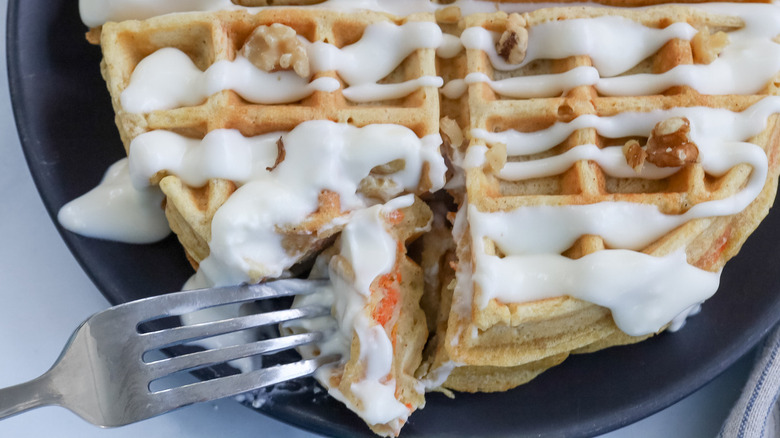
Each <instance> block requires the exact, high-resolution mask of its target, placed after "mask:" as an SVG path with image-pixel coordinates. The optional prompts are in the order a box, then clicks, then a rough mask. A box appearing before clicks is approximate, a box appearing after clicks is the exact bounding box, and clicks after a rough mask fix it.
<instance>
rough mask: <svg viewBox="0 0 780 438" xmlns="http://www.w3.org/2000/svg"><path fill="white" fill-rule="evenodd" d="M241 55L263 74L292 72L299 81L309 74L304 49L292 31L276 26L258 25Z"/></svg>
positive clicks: (291, 29) (281, 25) (283, 26)
mask: <svg viewBox="0 0 780 438" xmlns="http://www.w3.org/2000/svg"><path fill="white" fill-rule="evenodd" d="M241 52H242V54H243V55H244V56H245V57H246V58H247V59H249V61H250V62H251V63H252V64H254V65H255V66H256V67H257V68H259V69H262V70H264V71H267V72H272V71H278V70H290V69H292V70H295V73H297V74H298V76H300V77H303V78H308V77H309V75H310V74H311V69H310V67H309V56H308V55H307V54H306V48H305V47H304V46H303V44H302V43H301V41H300V40H299V39H298V35H297V34H296V33H295V30H294V29H293V28H291V27H289V26H285V25H283V24H280V23H274V24H272V25H270V26H259V27H258V28H257V29H255V31H254V32H252V35H251V36H250V37H249V38H248V39H247V40H246V43H244V47H243V48H242V49H241Z"/></svg>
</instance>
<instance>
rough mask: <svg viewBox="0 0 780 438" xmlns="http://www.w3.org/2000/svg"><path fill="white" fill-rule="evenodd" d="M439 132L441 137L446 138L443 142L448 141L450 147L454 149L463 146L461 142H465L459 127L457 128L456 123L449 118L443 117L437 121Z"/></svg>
mask: <svg viewBox="0 0 780 438" xmlns="http://www.w3.org/2000/svg"><path fill="white" fill-rule="evenodd" d="M439 130H440V131H441V133H442V137H446V138H444V140H445V141H449V143H450V145H451V146H452V147H454V148H455V149H458V148H460V147H461V145H462V144H463V140H465V138H464V137H463V131H462V130H461V129H460V126H458V122H456V121H455V120H453V119H451V118H449V117H446V116H445V117H442V119H441V120H439Z"/></svg>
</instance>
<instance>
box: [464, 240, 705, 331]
mask: <svg viewBox="0 0 780 438" xmlns="http://www.w3.org/2000/svg"><path fill="white" fill-rule="evenodd" d="M563 273H565V274H563ZM719 278H720V275H719V273H713V272H707V271H704V270H701V269H697V268H695V267H693V266H691V265H689V264H687V263H686V259H685V252H684V251H679V252H676V253H673V254H671V255H669V256H665V257H653V256H649V255H647V254H643V253H640V252H635V251H628V250H617V249H614V250H602V251H597V252H594V253H592V254H588V255H586V256H584V257H582V258H579V259H577V260H572V259H569V258H566V257H564V256H561V255H552V254H544V255H533V256H514V255H513V256H507V257H504V258H502V259H499V258H498V257H495V256H484V255H483V256H478V261H477V269H476V272H475V273H474V281H475V282H476V283H478V284H479V285H480V288H481V290H482V293H483V295H482V296H483V297H486V298H487V297H489V298H496V299H498V300H499V301H502V302H515V301H516V300H517V298H518V296H522V297H523V300H524V301H525V300H528V301H532V300H539V299H544V298H551V297H558V296H561V295H569V296H572V297H574V298H580V299H583V300H586V301H588V302H591V303H595V304H598V305H600V306H603V307H607V308H609V309H610V310H611V311H612V317H613V319H614V321H615V324H616V325H617V326H618V327H619V328H620V329H621V330H622V331H623V332H625V333H627V334H629V335H632V336H641V335H646V334H650V333H655V332H657V331H658V330H660V329H661V328H663V327H664V326H665V325H666V324H667V323H669V322H670V321H672V320H673V319H674V318H675V317H676V316H677V315H678V314H680V312H681V311H682V310H680V309H683V310H684V309H686V308H688V307H690V306H693V305H696V304H697V303H699V302H702V301H704V300H706V299H707V298H709V297H711V296H712V294H714V293H715V291H716V290H717V289H718V284H719ZM498 279H501V280H498ZM507 279H511V280H510V281H507ZM499 282H500V284H497V283H499ZM478 305H481V306H485V305H487V301H486V300H483V301H481V302H480V303H478Z"/></svg>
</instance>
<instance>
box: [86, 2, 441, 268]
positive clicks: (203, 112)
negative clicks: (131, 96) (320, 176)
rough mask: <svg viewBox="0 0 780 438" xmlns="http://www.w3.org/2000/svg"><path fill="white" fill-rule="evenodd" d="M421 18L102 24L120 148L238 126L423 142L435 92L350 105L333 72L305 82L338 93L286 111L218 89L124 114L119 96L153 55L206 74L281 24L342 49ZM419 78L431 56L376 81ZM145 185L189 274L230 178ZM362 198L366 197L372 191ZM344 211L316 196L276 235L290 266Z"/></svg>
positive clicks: (317, 95)
mask: <svg viewBox="0 0 780 438" xmlns="http://www.w3.org/2000/svg"><path fill="white" fill-rule="evenodd" d="M430 20H432V14H418V15H413V16H410V17H406V18H403V19H401V18H395V17H391V16H389V15H386V14H381V13H374V12H363V13H360V14H343V13H338V12H330V11H318V10H305V9H296V10H278V9H268V10H263V11H262V12H259V13H257V14H250V13H247V12H243V11H232V12H225V11H223V12H215V13H193V14H184V15H181V14H178V15H168V16H161V17H156V18H152V19H149V20H145V21H123V22H120V23H107V24H105V25H104V26H103V27H102V29H100V43H101V47H102V50H103V54H104V60H103V62H102V64H101V70H102V72H103V76H104V78H105V80H106V83H107V85H108V89H109V92H110V94H111V98H112V103H113V106H114V110H115V112H116V123H117V126H118V128H119V132H120V135H121V138H122V141H123V143H124V145H125V148H126V150H127V151H129V150H130V144H131V142H132V141H133V139H135V138H137V137H138V136H139V135H143V134H144V133H147V132H150V131H155V130H168V131H172V132H176V133H179V134H181V135H184V136H186V137H190V138H196V139H197V138H203V137H204V136H205V135H206V134H207V133H209V132H212V131H214V130H217V129H237V130H239V131H240V132H241V133H242V134H243V135H244V136H246V137H253V136H257V135H262V134H266V133H269V132H286V131H290V130H292V129H293V128H295V127H296V126H298V125H300V124H301V123H302V122H304V121H308V120H331V121H334V122H340V123H349V124H350V125H353V126H366V125H370V124H376V123H391V124H398V125H402V126H405V127H407V128H409V129H411V130H412V131H413V132H414V133H415V134H417V135H418V136H419V137H424V136H427V135H431V134H434V135H435V134H437V133H438V117H437V116H436V115H437V114H438V92H436V89H435V88H434V87H420V88H419V89H417V90H416V91H413V92H411V93H409V94H408V95H407V96H405V97H402V98H397V99H392V100H380V101H374V102H370V103H355V102H352V101H350V100H348V99H347V98H345V96H344V95H343V93H342V91H343V88H344V82H343V81H341V79H340V78H339V75H338V74H337V73H336V72H335V71H325V72H318V73H316V74H314V76H313V78H312V81H315V80H318V79H320V78H335V79H337V80H339V81H340V82H339V83H340V84H341V89H339V90H336V91H334V92H324V91H317V90H315V91H313V92H312V93H311V94H310V95H309V96H306V97H304V98H303V99H300V100H297V101H294V102H291V103H285V104H257V103H251V102H249V101H247V100H246V99H244V98H242V97H241V95H239V94H238V93H236V92H234V91H232V90H223V91H219V92H216V93H214V94H212V95H210V96H208V97H206V98H204V99H203V101H202V102H199V103H196V104H193V105H190V106H176V107H175V108H170V109H159V110H154V111H150V112H145V113H134V112H130V111H128V110H126V109H125V108H124V106H123V103H122V93H123V92H124V91H125V90H126V89H127V88H128V86H129V84H130V80H131V77H132V74H133V72H134V71H135V70H136V67H137V66H138V64H139V63H140V62H141V61H142V60H144V59H145V58H147V57H149V55H151V54H153V53H155V52H156V51H158V50H160V49H162V48H176V49H179V50H181V51H182V52H184V53H185V54H186V55H187V56H188V57H189V58H190V59H191V60H192V62H193V63H194V64H195V66H197V68H198V69H200V70H202V71H206V70H207V69H208V68H209V66H211V65H213V64H215V63H217V62H219V61H222V60H232V59H234V58H235V57H236V54H237V52H238V51H239V50H240V49H241V47H242V45H243V44H244V41H245V40H247V38H248V37H249V35H250V34H251V32H252V31H253V30H254V29H255V28H257V27H258V26H262V25H270V24H272V23H283V24H285V25H287V26H289V27H291V28H293V29H294V30H295V31H296V32H297V34H298V35H299V36H302V37H304V38H306V39H307V40H309V41H310V42H318V41H322V42H326V43H330V44H333V45H335V46H336V47H339V48H341V47H344V46H348V45H350V44H353V43H355V42H356V41H358V40H360V38H361V35H362V34H363V32H364V29H365V28H366V27H367V26H369V25H370V24H373V23H378V22H384V21H389V22H393V23H395V24H398V25H401V24H403V23H406V22H413V21H430ZM422 76H435V63H434V51H433V50H432V49H418V50H416V51H414V52H413V53H412V54H411V55H409V56H408V57H406V58H405V59H404V60H403V62H401V64H400V65H399V66H398V67H397V68H396V69H395V70H394V71H393V72H392V73H390V75H388V76H387V77H385V78H384V79H383V80H382V81H381V83H395V82H403V81H406V80H409V79H415V78H419V77H422ZM428 170H430V169H424V172H423V173H424V175H423V176H422V177H421V179H420V183H419V185H418V187H416V188H414V190H412V191H416V192H418V193H422V192H424V191H426V190H428V189H430V188H431V187H432V182H431V176H430V175H429V174H428ZM153 182H155V183H157V182H159V184H160V187H161V188H162V190H163V191H164V192H165V194H166V196H167V202H166V208H165V210H166V216H167V218H168V220H169V223H170V225H171V228H172V229H173V230H174V231H175V232H176V234H177V236H178V237H179V240H180V241H181V243H182V245H183V246H184V248H185V250H186V253H187V256H188V258H189V260H190V261H191V262H192V264H193V266H194V267H197V266H198V264H199V263H200V262H201V261H202V260H203V259H205V258H206V257H207V256H208V254H209V248H208V242H209V241H210V238H211V221H212V219H213V215H214V213H215V212H216V210H217V209H218V208H219V207H220V206H221V205H222V204H223V203H224V202H225V201H226V200H227V199H228V198H229V197H230V196H231V194H232V193H233V192H234V191H235V189H236V183H235V181H229V180H225V179H217V178H213V179H211V180H210V181H209V182H208V183H207V184H206V185H205V186H201V187H195V186H193V185H191V184H190V185H188V184H186V183H184V182H182V181H181V180H180V178H179V176H177V175H174V174H172V173H171V172H160V174H158V175H155V176H154V178H153ZM369 189H370V187H369ZM368 195H369V197H370V195H371V193H369V194H368ZM344 213H345V212H342V211H341V210H340V207H339V199H338V196H336V195H334V194H333V193H329V192H327V191H323V193H322V194H321V196H320V200H319V206H318V210H317V211H316V213H314V214H312V216H310V217H309V218H308V219H307V220H306V221H305V222H304V223H301V224H290V226H289V227H286V228H285V229H282V230H281V232H282V233H284V234H285V236H286V237H285V239H286V243H285V245H286V246H288V247H290V248H291V250H290V251H291V252H295V253H297V254H299V257H298V258H299V259H300V258H305V257H306V256H308V255H311V254H313V253H315V252H316V251H318V250H320V249H322V248H323V247H324V246H325V245H326V244H327V243H328V242H329V238H331V237H332V236H333V235H334V234H335V233H337V232H338V230H339V227H338V226H335V227H326V226H325V225H326V224H333V223H334V219H336V218H338V217H340V216H342V215H343V214H344Z"/></svg>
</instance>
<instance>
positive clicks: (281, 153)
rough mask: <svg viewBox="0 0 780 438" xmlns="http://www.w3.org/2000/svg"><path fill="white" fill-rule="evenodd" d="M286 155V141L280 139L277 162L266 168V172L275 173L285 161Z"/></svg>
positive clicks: (277, 143) (278, 141) (277, 144)
mask: <svg viewBox="0 0 780 438" xmlns="http://www.w3.org/2000/svg"><path fill="white" fill-rule="evenodd" d="M286 155H287V151H286V150H285V149H284V141H283V140H282V137H279V140H276V162H275V163H274V165H273V166H270V167H266V168H265V170H267V171H269V172H273V170H274V169H276V167H277V166H278V165H279V164H281V163H282V161H284V157H285V156H286Z"/></svg>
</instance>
